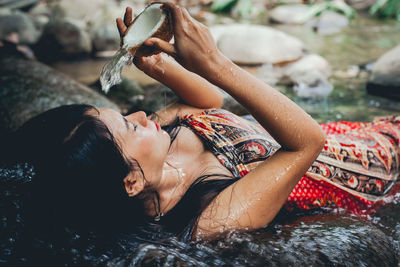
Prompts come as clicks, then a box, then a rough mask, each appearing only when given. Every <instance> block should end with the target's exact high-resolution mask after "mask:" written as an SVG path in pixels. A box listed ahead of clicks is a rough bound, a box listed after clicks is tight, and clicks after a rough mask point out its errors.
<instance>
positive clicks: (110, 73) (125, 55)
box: [100, 48, 134, 93]
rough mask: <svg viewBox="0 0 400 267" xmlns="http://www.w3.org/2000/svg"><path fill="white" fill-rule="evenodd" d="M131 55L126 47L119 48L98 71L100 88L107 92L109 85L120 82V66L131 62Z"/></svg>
mask: <svg viewBox="0 0 400 267" xmlns="http://www.w3.org/2000/svg"><path fill="white" fill-rule="evenodd" d="M133 57H134V55H132V54H131V53H130V52H129V51H128V50H127V49H125V48H120V49H119V50H118V51H117V53H116V54H115V55H114V57H113V58H112V59H111V60H110V61H109V62H108V63H107V64H105V65H104V67H103V69H102V70H101V73H100V83H101V88H102V90H103V91H104V92H105V93H108V90H110V88H111V86H113V85H115V84H118V83H120V82H121V81H122V80H121V72H122V68H123V67H125V66H126V65H129V64H132V59H133Z"/></svg>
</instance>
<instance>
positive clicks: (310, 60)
mask: <svg viewBox="0 0 400 267" xmlns="http://www.w3.org/2000/svg"><path fill="white" fill-rule="evenodd" d="M331 73H332V70H331V66H330V65H329V62H328V61H326V59H324V58H323V57H321V56H319V55H315V54H312V55H306V56H304V57H302V58H301V59H300V60H299V61H296V62H294V63H292V64H290V65H289V66H288V67H287V68H286V70H285V75H286V76H287V78H288V79H289V80H290V81H291V82H292V83H305V84H308V85H311V84H315V83H316V82H317V81H318V80H320V79H327V78H328V77H329V76H330V75H331Z"/></svg>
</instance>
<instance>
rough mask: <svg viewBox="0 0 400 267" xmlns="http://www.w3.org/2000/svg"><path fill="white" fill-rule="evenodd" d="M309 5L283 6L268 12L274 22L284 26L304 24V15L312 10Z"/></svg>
mask: <svg viewBox="0 0 400 267" xmlns="http://www.w3.org/2000/svg"><path fill="white" fill-rule="evenodd" d="M310 8H311V7H310V6H309V5H281V6H277V7H275V8H273V9H272V10H270V11H269V12H268V15H269V19H270V20H271V21H272V22H276V23H282V24H301V23H304V15H305V14H306V13H307V12H309V10H310Z"/></svg>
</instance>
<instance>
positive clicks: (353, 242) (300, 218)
mask: <svg viewBox="0 0 400 267" xmlns="http://www.w3.org/2000/svg"><path fill="white" fill-rule="evenodd" d="M279 27H280V28H281V29H283V30H285V31H287V32H289V33H291V34H294V35H297V36H298V37H299V38H300V39H302V40H303V41H304V42H305V43H306V45H307V46H308V47H309V49H310V51H311V52H313V53H318V54H321V55H322V56H324V57H325V58H326V59H328V61H329V62H330V63H331V65H332V68H333V71H334V75H333V77H332V78H331V79H330V81H331V82H332V84H333V85H334V90H333V92H332V93H331V95H330V96H328V97H327V98H325V99H322V100H313V99H304V98H300V97H297V96H296V95H295V94H294V93H293V91H292V90H291V88H281V90H283V91H285V92H286V93H287V94H288V95H289V96H290V97H291V98H292V99H293V100H294V101H296V102H297V103H298V104H299V105H301V106H302V107H303V108H304V109H306V110H307V111H308V112H309V113H310V114H311V115H312V116H313V117H315V118H316V119H317V120H318V121H320V122H325V121H336V120H364V121H365V120H370V119H371V118H373V117H374V116H379V115H390V114H399V113H400V104H399V102H395V101H391V100H388V99H384V98H380V97H373V96H369V95H367V94H366V93H365V83H366V81H367V79H368V71H367V70H362V69H361V70H360V69H357V68H358V66H365V64H366V63H369V62H371V61H373V60H375V59H376V58H378V57H379V56H380V55H381V54H383V53H384V52H385V51H387V50H388V49H390V48H392V47H393V46H395V45H397V44H399V43H400V34H399V32H400V23H396V22H393V21H389V22H385V23H382V22H380V21H375V20H367V19H365V18H358V19H357V20H356V21H354V22H353V23H352V24H351V25H350V27H349V28H348V29H345V30H344V31H343V32H341V33H339V34H335V35H332V36H319V35H317V34H315V33H314V32H312V31H311V30H310V29H307V28H304V27H295V26H290V27H288V26H279ZM126 57H127V54H126V53H125V54H124V52H123V51H120V54H119V56H117V57H116V59H115V61H114V62H113V63H110V64H115V65H117V66H121V68H122V66H123V65H124V64H125V63H126V62H127V61H129V60H130V59H128V58H126ZM354 69H356V73H355V74H354V72H353V70H354ZM118 76H119V70H118V71H117V72H116V73H109V74H107V75H106V76H105V77H106V78H105V79H104V81H105V83H106V84H111V83H112V82H111V81H113V80H114V81H116V80H118V78H119V77H118ZM113 77H114V78H113ZM109 82H110V83H109ZM162 94H164V95H165V92H162ZM33 176H34V170H33V169H32V168H31V167H30V166H29V165H27V164H20V165H14V166H11V167H4V166H3V167H0V189H1V190H0V264H4V265H23V266H60V265H76V264H79V265H87V264H93V265H103V266H104V265H106V266H114V265H117V266H298V265H307V266H310V265H311V266H398V262H399V260H400V203H399V202H400V200H399V199H400V196H398V195H395V196H392V198H391V199H388V201H387V202H388V204H387V205H385V206H384V207H383V208H381V209H380V210H379V211H378V212H377V213H376V214H374V215H372V216H369V217H359V216H355V215H353V214H351V213H349V212H347V211H344V210H341V209H338V210H330V209H319V210H315V211H308V212H304V211H303V212H295V213H291V214H285V213H281V214H280V215H279V216H278V217H277V219H276V220H275V222H274V223H272V224H271V225H270V226H269V227H266V228H264V229H260V230H258V231H252V232H247V233H236V232H232V233H227V234H225V235H223V236H221V238H218V239H217V240H215V241H212V242H184V241H182V240H179V239H178V238H177V237H175V236H173V235H171V234H168V233H166V232H164V231H162V229H159V228H157V227H149V228H146V229H140V230H137V231H132V233H120V234H118V235H112V236H104V235H98V234H94V233H80V232H77V231H74V230H73V229H70V228H65V229H62V230H61V231H59V232H57V233H54V234H53V235H50V237H49V236H45V237H42V236H34V235H32V233H31V232H30V231H29V229H27V228H26V222H25V218H24V207H25V205H26V201H28V200H29V194H28V193H27V190H26V185H27V184H29V181H30V179H32V177H33ZM49 201H51V200H49ZM49 232H50V230H49Z"/></svg>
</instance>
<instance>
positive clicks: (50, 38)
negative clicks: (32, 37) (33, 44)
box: [36, 19, 92, 59]
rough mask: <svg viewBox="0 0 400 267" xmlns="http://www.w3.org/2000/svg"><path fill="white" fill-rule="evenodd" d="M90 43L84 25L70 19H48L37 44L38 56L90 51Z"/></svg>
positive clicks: (54, 56) (81, 53)
mask: <svg viewBox="0 0 400 267" xmlns="http://www.w3.org/2000/svg"><path fill="white" fill-rule="evenodd" d="M91 50H92V44H91V40H90V37H89V34H88V33H87V32H86V31H85V30H84V25H83V24H82V23H80V22H79V21H76V20H72V19H57V20H52V21H50V22H49V23H48V24H47V25H46V27H45V29H44V31H43V34H42V36H41V38H40V40H39V42H38V44H37V49H36V53H37V55H38V57H39V58H44V59H47V58H49V59H51V58H57V57H61V58H62V57H66V56H68V57H69V56H78V55H84V54H88V53H90V52H91Z"/></svg>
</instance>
